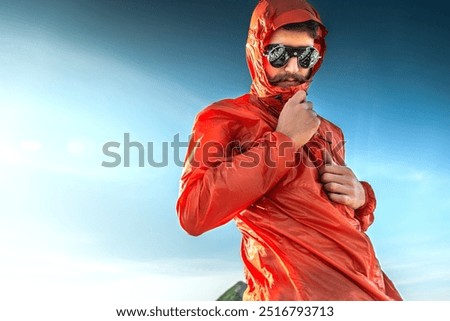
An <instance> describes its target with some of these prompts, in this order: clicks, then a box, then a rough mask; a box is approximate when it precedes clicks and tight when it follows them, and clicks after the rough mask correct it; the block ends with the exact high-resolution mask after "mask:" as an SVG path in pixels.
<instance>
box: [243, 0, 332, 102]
mask: <svg viewBox="0 0 450 321" xmlns="http://www.w3.org/2000/svg"><path fill="white" fill-rule="evenodd" d="M309 20H314V21H316V22H318V23H319V25H320V27H319V30H318V35H317V39H315V41H314V47H315V48H316V49H317V50H319V52H320V55H321V56H322V58H321V59H320V60H319V61H318V62H317V63H316V65H315V66H314V67H313V70H312V72H311V76H310V78H309V80H308V81H307V82H306V83H303V84H301V85H299V86H295V87H290V88H281V87H276V86H272V85H271V84H270V83H269V81H268V80H267V77H266V73H265V71H264V67H263V51H264V42H265V40H266V39H268V38H269V37H270V36H271V34H272V33H273V32H274V31H275V30H276V29H278V28H280V27H281V26H283V25H286V24H290V23H298V22H305V21H309ZM326 34H327V30H326V28H325V26H324V25H323V24H322V21H321V19H320V16H319V14H318V12H317V11H316V10H315V9H314V8H313V7H312V6H311V5H310V4H309V3H308V2H307V1H306V0H260V1H259V3H258V4H257V5H256V8H255V10H254V11H253V15H252V18H251V21H250V28H249V31H248V38H247V44H246V56H247V64H248V68H249V70H250V76H251V78H252V85H251V89H250V93H251V94H255V95H257V96H258V97H261V98H263V97H270V96H279V95H282V96H283V98H284V99H283V100H284V101H285V100H286V99H287V98H290V97H291V96H292V95H293V94H294V93H295V92H297V91H298V90H300V89H302V90H305V91H307V90H308V88H309V85H310V83H311V80H312V78H313V76H314V74H315V73H316V72H317V71H318V70H319V68H320V66H321V64H322V61H323V57H324V56H325V49H326V45H325V35H326Z"/></svg>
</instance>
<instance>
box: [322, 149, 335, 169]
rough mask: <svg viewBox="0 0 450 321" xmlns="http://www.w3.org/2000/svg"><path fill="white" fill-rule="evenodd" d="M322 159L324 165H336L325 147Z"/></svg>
mask: <svg viewBox="0 0 450 321" xmlns="http://www.w3.org/2000/svg"><path fill="white" fill-rule="evenodd" d="M323 161H324V163H325V166H329V165H336V163H335V162H334V160H333V157H332V156H331V153H330V152H329V151H328V150H327V149H324V150H323Z"/></svg>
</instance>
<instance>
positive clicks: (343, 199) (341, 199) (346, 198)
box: [328, 193, 352, 205]
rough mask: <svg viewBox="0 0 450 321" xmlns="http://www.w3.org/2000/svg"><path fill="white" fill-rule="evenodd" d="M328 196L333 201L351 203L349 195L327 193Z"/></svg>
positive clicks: (344, 203)
mask: <svg viewBox="0 0 450 321" xmlns="http://www.w3.org/2000/svg"><path fill="white" fill-rule="evenodd" d="M328 198H329V199H330V200H332V201H333V202H335V203H339V204H343V205H350V204H351V203H352V200H351V198H350V196H348V195H344V194H336V193H329V194H328Z"/></svg>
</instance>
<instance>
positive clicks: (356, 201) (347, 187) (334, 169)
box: [319, 150, 366, 210]
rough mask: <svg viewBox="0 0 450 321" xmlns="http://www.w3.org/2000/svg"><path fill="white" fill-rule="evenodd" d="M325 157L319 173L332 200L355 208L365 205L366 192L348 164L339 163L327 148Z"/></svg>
mask: <svg viewBox="0 0 450 321" xmlns="http://www.w3.org/2000/svg"><path fill="white" fill-rule="evenodd" d="M323 158H324V166H322V168H321V169H320V170H319V174H320V180H321V181H322V184H323V187H324V188H325V191H326V192H327V194H328V197H329V198H330V200H332V201H333V202H336V203H339V204H344V205H347V206H350V207H351V208H353V209H354V210H356V209H358V208H360V207H361V206H363V205H364V204H365V203H366V192H365V190H364V187H363V186H362V184H361V183H360V182H359V181H358V179H357V178H356V176H355V174H354V173H353V171H352V170H351V169H350V168H348V167H346V166H339V165H337V164H336V163H335V162H334V161H333V159H332V157H331V155H330V153H329V152H328V151H327V150H325V152H324V154H323Z"/></svg>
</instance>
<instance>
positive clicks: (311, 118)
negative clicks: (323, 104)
mask: <svg viewBox="0 0 450 321" xmlns="http://www.w3.org/2000/svg"><path fill="white" fill-rule="evenodd" d="M305 100H306V92H304V91H303V90H300V91H299V92H297V93H296V94H295V95H294V96H292V97H291V99H289V100H288V101H287V103H286V104H285V105H284V107H283V110H282V111H281V113H280V117H279V119H278V125H277V128H276V131H278V132H280V133H283V134H285V135H286V136H288V137H290V138H291V139H292V140H293V141H294V146H295V148H296V149H299V148H300V147H302V146H303V145H305V144H306V143H307V142H308V141H309V140H310V139H311V137H312V136H313V135H314V134H315V133H316V131H317V129H318V128H319V125H320V119H319V118H318V117H317V114H316V112H315V111H314V110H313V105H312V103H311V102H306V101H305Z"/></svg>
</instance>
